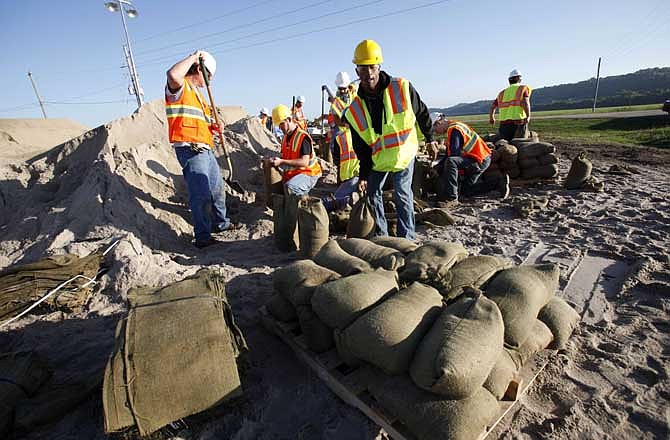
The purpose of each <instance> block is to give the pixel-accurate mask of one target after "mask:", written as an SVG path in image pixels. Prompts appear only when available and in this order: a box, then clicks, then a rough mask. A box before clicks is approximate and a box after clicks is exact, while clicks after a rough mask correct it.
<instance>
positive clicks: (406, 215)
mask: <svg viewBox="0 0 670 440" xmlns="http://www.w3.org/2000/svg"><path fill="white" fill-rule="evenodd" d="M415 160H416V159H412V161H411V162H410V163H409V165H408V166H407V168H405V169H404V170H402V171H397V172H395V173H393V172H379V171H374V170H373V171H370V176H369V177H368V198H369V199H370V204H371V205H372V212H373V215H374V217H375V232H374V234H375V235H378V236H379V235H382V236H383V235H389V232H388V224H387V223H386V215H384V200H383V193H384V192H383V187H384V182H386V178H387V177H388V176H389V175H391V178H392V179H393V200H394V201H395V205H396V209H397V212H398V237H403V238H407V239H409V240H414V239H415V238H416V230H415V227H414V193H413V192H412V176H414V161H415Z"/></svg>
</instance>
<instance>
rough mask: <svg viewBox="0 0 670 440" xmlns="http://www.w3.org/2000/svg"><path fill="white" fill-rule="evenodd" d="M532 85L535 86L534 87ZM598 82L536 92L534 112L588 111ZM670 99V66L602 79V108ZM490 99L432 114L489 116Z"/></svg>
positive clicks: (434, 109) (534, 93)
mask: <svg viewBox="0 0 670 440" xmlns="http://www.w3.org/2000/svg"><path fill="white" fill-rule="evenodd" d="M531 86H532V84H531ZM595 88H596V79H595V78H591V79H588V80H586V81H580V82H578V83H572V84H560V85H557V86H550V87H541V88H538V89H534V90H533V95H532V98H531V103H532V109H533V110H534V111H541V110H562V109H576V108H588V107H591V106H592V105H593V94H594V91H595ZM669 98H670V67H655V68H652V69H643V70H638V71H637V72H635V73H628V74H626V75H615V76H607V77H604V78H600V85H599V86H598V107H615V106H622V105H640V104H655V103H658V104H659V105H660V104H662V103H663V101H665V100H666V99H669ZM491 102H492V99H490V100H483V101H477V102H471V103H464V104H457V105H454V106H452V107H448V108H431V109H430V111H431V112H440V113H446V114H447V115H454V116H455V115H474V114H480V113H488V111H489V109H490V108H491Z"/></svg>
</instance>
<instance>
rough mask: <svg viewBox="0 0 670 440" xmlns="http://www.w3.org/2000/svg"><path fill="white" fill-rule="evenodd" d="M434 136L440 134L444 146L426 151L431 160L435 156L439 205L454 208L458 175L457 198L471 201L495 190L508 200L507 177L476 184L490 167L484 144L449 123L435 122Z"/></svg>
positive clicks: (468, 129)
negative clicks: (460, 172) (461, 196)
mask: <svg viewBox="0 0 670 440" xmlns="http://www.w3.org/2000/svg"><path fill="white" fill-rule="evenodd" d="M434 129H435V133H437V134H444V133H446V135H447V136H446V138H445V140H444V145H442V146H440V147H438V149H435V148H433V149H431V151H429V152H430V153H431V155H432V157H433V159H437V157H438V156H439V155H442V158H441V159H440V161H439V162H438V165H437V170H438V173H439V174H440V176H439V178H438V179H439V180H438V185H437V188H438V191H437V196H438V200H439V202H442V203H439V205H441V206H443V207H447V208H449V207H453V206H456V205H458V195H459V171H462V174H463V177H464V179H463V181H462V182H461V187H460V194H461V195H463V196H464V197H472V196H476V195H480V194H484V193H487V192H489V191H493V190H498V191H500V196H501V198H502V199H505V198H507V197H508V196H509V191H510V189H509V177H508V176H507V175H506V174H505V175H503V176H502V178H500V179H488V180H480V177H481V175H482V174H483V173H484V171H486V169H487V168H488V167H489V165H490V164H491V150H490V149H489V147H488V145H486V142H484V141H483V140H482V139H481V138H480V137H479V135H478V134H477V133H476V132H475V131H474V130H473V129H472V128H471V127H470V126H468V125H467V124H464V123H463V122H460V121H456V120H451V119H449V120H448V119H444V118H442V119H438V120H437V121H436V122H435V124H434Z"/></svg>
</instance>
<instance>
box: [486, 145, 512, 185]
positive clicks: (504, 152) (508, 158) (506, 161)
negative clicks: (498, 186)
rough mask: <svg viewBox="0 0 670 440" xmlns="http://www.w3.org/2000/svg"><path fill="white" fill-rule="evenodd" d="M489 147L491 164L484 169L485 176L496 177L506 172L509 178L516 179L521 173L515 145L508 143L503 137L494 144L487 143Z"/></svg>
mask: <svg viewBox="0 0 670 440" xmlns="http://www.w3.org/2000/svg"><path fill="white" fill-rule="evenodd" d="M488 146H489V148H490V149H491V165H489V167H488V168H487V169H486V173H485V176H486V178H489V177H492V178H498V177H500V176H502V175H503V174H507V175H508V176H509V177H510V178H512V179H516V178H517V177H519V175H520V174H521V170H520V169H519V165H518V163H517V159H518V150H517V148H516V146H514V145H512V144H510V143H509V142H507V141H506V140H504V139H501V140H499V141H497V142H496V143H495V144H493V143H488Z"/></svg>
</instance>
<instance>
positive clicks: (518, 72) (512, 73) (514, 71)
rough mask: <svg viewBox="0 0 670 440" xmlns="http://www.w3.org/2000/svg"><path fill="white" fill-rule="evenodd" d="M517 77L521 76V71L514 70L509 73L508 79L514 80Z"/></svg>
mask: <svg viewBox="0 0 670 440" xmlns="http://www.w3.org/2000/svg"><path fill="white" fill-rule="evenodd" d="M515 76H521V71H519V70H518V69H514V70H512V71H511V72H510V73H509V76H508V78H513V77H515Z"/></svg>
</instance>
